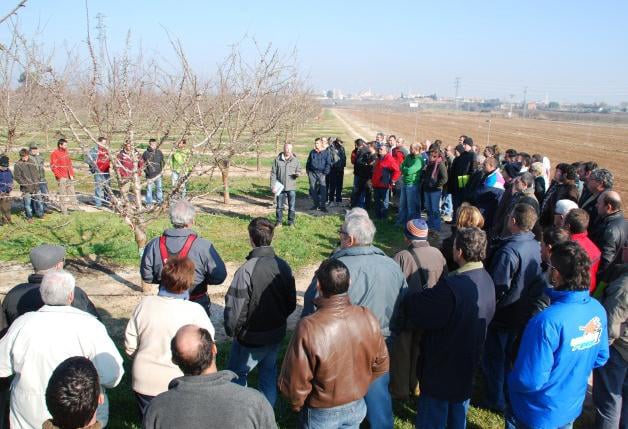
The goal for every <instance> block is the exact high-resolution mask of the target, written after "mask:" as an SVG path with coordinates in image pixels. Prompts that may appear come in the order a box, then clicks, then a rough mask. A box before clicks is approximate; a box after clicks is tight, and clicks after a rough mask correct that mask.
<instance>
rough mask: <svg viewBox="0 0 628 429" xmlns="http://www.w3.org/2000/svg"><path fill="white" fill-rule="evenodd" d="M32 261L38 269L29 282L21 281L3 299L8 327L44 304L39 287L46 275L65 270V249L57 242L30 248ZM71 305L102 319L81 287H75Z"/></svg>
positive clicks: (35, 269) (30, 276) (3, 308)
mask: <svg viewBox="0 0 628 429" xmlns="http://www.w3.org/2000/svg"><path fill="white" fill-rule="evenodd" d="M30 260H31V264H32V265H33V269H34V271H35V272H34V273H33V274H31V275H29V276H28V282H27V283H21V284H19V285H17V286H15V287H14V288H13V289H11V290H10V291H9V292H8V293H7V294H6V296H5V298H4V301H2V311H3V312H4V314H5V316H6V318H7V322H8V324H9V326H10V325H11V323H13V322H14V321H15V319H17V318H18V317H20V316H21V315H23V314H24V313H27V312H29V311H37V310H39V309H40V308H41V307H42V306H43V305H44V302H43V301H42V299H41V295H40V293H39V286H40V285H41V281H42V279H43V278H44V274H46V273H48V272H50V271H56V270H61V269H63V263H64V260H65V248H64V247H63V246H59V245H55V244H42V245H41V246H37V247H35V248H34V249H33V250H31V253H30ZM72 307H74V308H78V309H79V310H83V311H85V312H87V313H90V314H92V315H93V316H95V317H96V318H98V319H100V315H99V314H98V311H96V307H95V306H94V304H93V303H92V302H91V301H90V299H89V298H88V296H87V294H86V293H85V291H84V290H83V289H81V288H79V287H78V286H77V287H75V289H74V301H72Z"/></svg>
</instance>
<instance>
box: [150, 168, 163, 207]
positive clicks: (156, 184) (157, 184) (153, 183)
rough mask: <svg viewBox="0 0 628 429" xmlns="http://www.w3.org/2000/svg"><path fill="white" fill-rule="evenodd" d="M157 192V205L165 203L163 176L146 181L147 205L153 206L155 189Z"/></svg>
mask: <svg viewBox="0 0 628 429" xmlns="http://www.w3.org/2000/svg"><path fill="white" fill-rule="evenodd" d="M155 188H156V190H157V195H156V198H157V204H161V203H163V202H164V190H163V183H162V179H161V175H160V176H157V177H154V178H152V179H146V204H147V205H149V206H150V205H152V204H153V189H155Z"/></svg>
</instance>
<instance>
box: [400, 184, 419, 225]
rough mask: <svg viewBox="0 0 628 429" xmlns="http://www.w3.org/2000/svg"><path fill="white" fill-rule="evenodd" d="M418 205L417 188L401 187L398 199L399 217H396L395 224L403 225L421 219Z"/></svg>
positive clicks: (411, 186)
mask: <svg viewBox="0 0 628 429" xmlns="http://www.w3.org/2000/svg"><path fill="white" fill-rule="evenodd" d="M419 203H420V198H419V191H418V189H417V186H416V185H402V186H401V196H400V197H399V215H398V216H397V223H398V224H400V225H405V224H406V222H408V221H409V220H412V219H419V218H421V212H420V211H419Z"/></svg>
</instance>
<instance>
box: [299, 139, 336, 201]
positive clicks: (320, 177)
mask: <svg viewBox="0 0 628 429" xmlns="http://www.w3.org/2000/svg"><path fill="white" fill-rule="evenodd" d="M330 169H331V157H330V156H329V151H327V150H325V148H324V147H323V139H321V138H317V139H316V140H314V149H312V150H311V151H310V155H309V156H308V158H307V163H306V164H305V171H306V172H307V177H308V179H309V181H310V198H312V202H313V203H314V205H313V206H312V210H319V209H320V211H322V212H326V211H327V207H325V202H326V201H327V181H326V177H327V175H328V174H329V171H330Z"/></svg>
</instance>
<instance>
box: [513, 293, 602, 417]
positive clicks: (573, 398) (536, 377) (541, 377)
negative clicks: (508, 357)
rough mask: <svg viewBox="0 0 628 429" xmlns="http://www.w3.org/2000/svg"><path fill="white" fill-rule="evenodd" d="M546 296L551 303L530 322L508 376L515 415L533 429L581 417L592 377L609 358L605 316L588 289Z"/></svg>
mask: <svg viewBox="0 0 628 429" xmlns="http://www.w3.org/2000/svg"><path fill="white" fill-rule="evenodd" d="M546 293H547V294H548V296H549V297H550V299H551V302H552V304H551V305H550V306H549V307H548V308H547V309H546V310H544V311H542V312H541V313H539V314H537V315H536V316H535V317H533V318H532V319H531V320H530V321H529V322H528V325H527V326H526V329H525V332H524V334H523V339H522V341H521V347H520V349H519V354H518V356H517V360H516V361H515V365H514V368H513V370H512V372H511V373H510V374H509V376H508V391H509V395H510V403H511V407H512V410H513V412H514V415H515V417H516V418H517V420H518V421H520V422H522V423H524V424H526V425H528V426H530V428H534V429H546V428H547V429H549V428H552V429H553V428H557V427H560V426H564V425H566V424H568V423H570V422H573V421H574V420H575V419H576V418H577V417H578V416H579V415H580V413H581V412H582V403H583V402H584V397H585V394H586V390H587V380H588V378H589V375H590V374H591V371H592V370H593V368H598V367H600V366H602V365H604V364H605V363H606V361H607V360H608V353H609V352H608V332H607V323H606V311H605V310H604V307H602V305H601V304H600V303H599V302H598V301H597V300H595V299H593V298H591V297H590V296H589V291H588V290H584V291H556V290H553V289H548V290H546Z"/></svg>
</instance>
